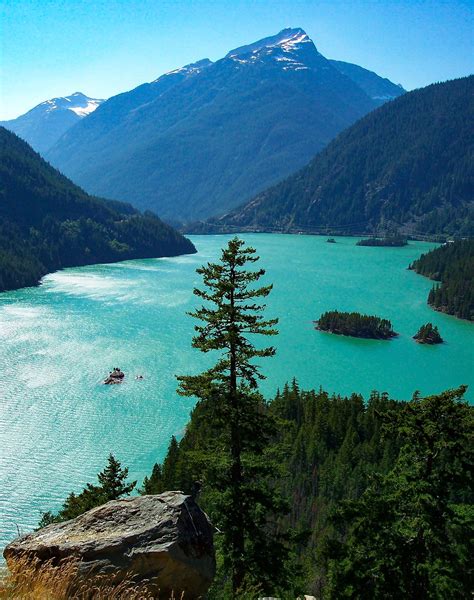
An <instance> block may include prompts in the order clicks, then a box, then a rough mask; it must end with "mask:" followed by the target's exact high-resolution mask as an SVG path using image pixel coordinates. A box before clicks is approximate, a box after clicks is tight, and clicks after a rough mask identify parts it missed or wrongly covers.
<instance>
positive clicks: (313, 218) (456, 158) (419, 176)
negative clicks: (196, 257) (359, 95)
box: [194, 76, 474, 236]
mask: <svg viewBox="0 0 474 600" xmlns="http://www.w3.org/2000/svg"><path fill="white" fill-rule="evenodd" d="M473 98H474V76H470V77H465V78H462V79H456V80H453V81H447V82H445V83H438V84H433V85H430V86H428V87H425V88H422V89H419V90H415V91H413V92H408V93H407V94H404V95H403V96H401V97H400V98H397V99H395V100H393V102H389V103H388V104H385V105H384V106H381V107H380V108H378V109H377V110H375V111H374V112H372V113H371V114H369V115H367V116H365V117H364V118H362V119H361V120H360V121H358V122H357V123H355V124H354V125H353V126H352V127H350V128H349V129H347V130H346V131H344V132H343V133H341V134H340V135H339V136H338V137H337V138H336V139H335V140H334V141H332V142H331V143H330V144H329V145H328V147H327V148H325V149H324V150H323V151H322V152H320V153H319V154H318V155H317V156H316V157H315V158H314V159H313V160H312V161H311V162H310V163H309V164H308V165H307V166H306V167H304V168H303V169H301V170H300V171H298V172H297V173H296V174H294V175H292V176H291V177H288V178H287V179H285V180H284V181H282V182H281V183H279V184H277V185H276V186H274V187H272V188H270V189H268V190H266V191H265V192H263V193H262V194H259V195H257V196H256V197H255V198H253V199H252V200H251V201H250V202H248V203H247V204H245V205H243V206H241V207H239V208H237V209H236V210H235V211H233V212H231V213H229V214H227V215H225V216H223V217H222V218H220V219H213V220H211V221H210V222H209V223H207V224H204V226H203V227H200V228H199V227H198V226H196V227H195V228H194V230H197V231H198V230H202V229H203V228H204V229H205V230H206V231H229V230H238V231H241V230H278V231H300V230H301V231H313V232H325V231H328V232H329V231H330V232H332V233H337V232H338V231H339V232H341V233H363V232H373V231H376V230H378V229H381V230H389V231H390V230H393V229H397V228H400V230H401V231H402V232H403V233H405V234H413V235H414V234H419V235H421V234H428V235H430V234H435V233H442V234H450V235H453V234H457V235H460V236H463V235H464V236H472V235H474V174H473V164H474V132H473V129H472V123H473V121H474V101H473Z"/></svg>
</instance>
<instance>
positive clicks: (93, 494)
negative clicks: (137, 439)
mask: <svg viewBox="0 0 474 600" xmlns="http://www.w3.org/2000/svg"><path fill="white" fill-rule="evenodd" d="M127 477H128V468H124V469H123V468H122V465H121V464H120V462H119V461H118V460H117V459H116V458H115V456H114V455H113V454H112V453H110V454H109V456H108V459H107V465H106V467H105V468H104V470H103V471H101V472H100V473H98V474H97V480H98V482H99V485H93V484H92V483H88V484H86V487H85V488H84V489H83V490H82V492H80V493H79V494H75V493H74V492H71V493H70V494H69V496H68V497H67V498H66V500H65V501H64V503H63V506H62V508H61V510H60V511H59V513H58V514H56V515H55V514H53V513H51V512H49V511H48V512H46V513H43V514H42V516H41V519H40V522H39V527H40V528H41V527H45V526H46V525H49V524H50V523H60V522H61V521H67V520H68V519H74V518H75V517H78V516H79V515H82V514H83V513H85V512H86V511H88V510H90V509H91V508H95V507H96V506H101V505H102V504H105V503H106V502H109V501H110V500H117V499H118V498H121V497H122V496H128V495H129V494H130V493H131V492H132V491H133V490H134V488H135V486H136V485H137V482H136V481H132V482H131V483H127V482H126V479H127Z"/></svg>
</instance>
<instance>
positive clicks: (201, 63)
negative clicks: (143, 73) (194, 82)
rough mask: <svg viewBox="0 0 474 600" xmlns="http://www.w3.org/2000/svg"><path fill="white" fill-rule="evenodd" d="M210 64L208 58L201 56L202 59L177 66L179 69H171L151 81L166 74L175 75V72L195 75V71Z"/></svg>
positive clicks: (199, 70)
mask: <svg viewBox="0 0 474 600" xmlns="http://www.w3.org/2000/svg"><path fill="white" fill-rule="evenodd" d="M212 64H213V63H212V60H209V59H208V58H203V59H202V60H198V61H197V62H194V63H190V64H189V65H184V67H179V69H173V70H172V71H168V72H167V73H165V74H164V75H160V77H158V79H155V81H152V83H156V82H157V81H159V80H160V79H161V78H162V77H167V76H168V75H175V74H176V73H182V74H183V75H195V74H196V73H200V72H201V71H202V70H203V69H205V68H206V67H208V66H209V65H212Z"/></svg>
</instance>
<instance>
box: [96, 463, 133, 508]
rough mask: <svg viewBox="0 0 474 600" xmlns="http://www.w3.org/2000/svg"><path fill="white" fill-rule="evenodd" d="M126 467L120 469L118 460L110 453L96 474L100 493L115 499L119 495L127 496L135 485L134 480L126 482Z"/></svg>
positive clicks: (107, 499)
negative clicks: (104, 465)
mask: <svg viewBox="0 0 474 600" xmlns="http://www.w3.org/2000/svg"><path fill="white" fill-rule="evenodd" d="M127 477H128V467H125V469H122V466H121V464H120V462H119V461H118V460H117V459H116V458H115V456H114V455H113V454H112V453H110V454H109V457H108V459H107V466H106V467H105V469H104V470H103V471H102V472H101V473H99V474H98V475H97V479H98V481H99V489H100V493H101V494H102V495H103V496H104V497H105V498H106V502H108V501H109V500H117V499H118V498H120V497H121V496H128V495H129V494H130V493H131V492H132V491H133V489H134V487H135V486H136V485H137V482H136V481H133V482H132V483H126V479H127Z"/></svg>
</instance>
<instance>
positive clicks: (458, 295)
mask: <svg viewBox="0 0 474 600" xmlns="http://www.w3.org/2000/svg"><path fill="white" fill-rule="evenodd" d="M410 268H411V269H414V270H415V271H416V272H417V273H419V274H420V275H425V277H429V278H430V279H436V280H440V281H441V285H434V286H433V288H432V289H431V291H430V293H429V295H428V304H430V305H431V306H432V307H433V308H434V309H435V310H440V311H442V312H446V313H448V314H450V315H455V316H456V317H459V318H460V319H467V320H468V321H469V320H470V321H474V239H471V240H456V241H454V242H450V243H447V244H445V245H443V246H440V247H439V248H435V249H434V250H431V251H430V252H428V253H427V254H422V255H421V256H420V258H419V259H418V260H415V261H414V262H413V264H412V265H410Z"/></svg>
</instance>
